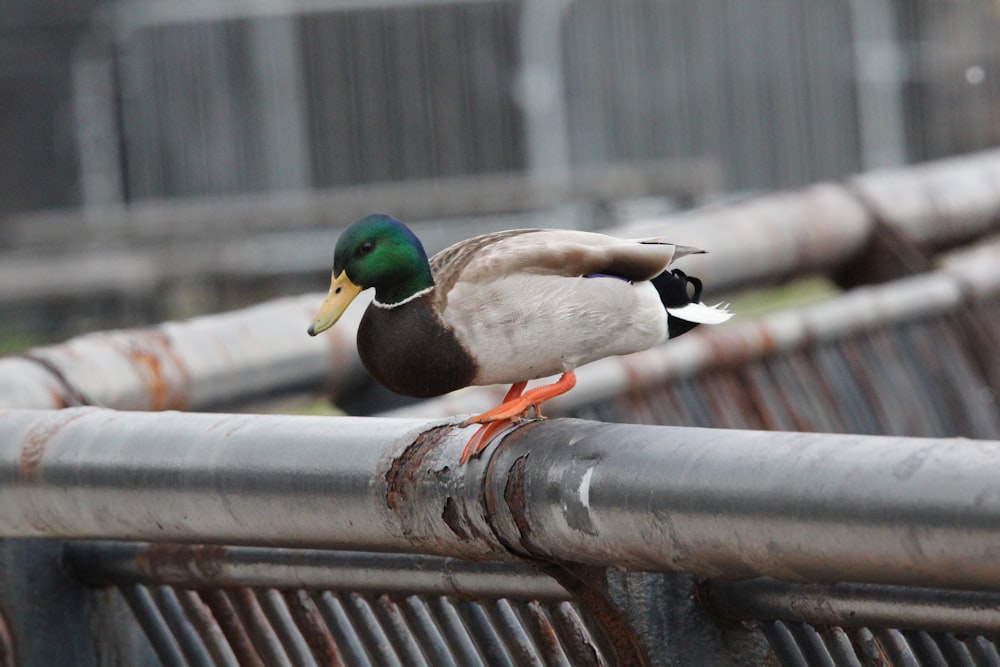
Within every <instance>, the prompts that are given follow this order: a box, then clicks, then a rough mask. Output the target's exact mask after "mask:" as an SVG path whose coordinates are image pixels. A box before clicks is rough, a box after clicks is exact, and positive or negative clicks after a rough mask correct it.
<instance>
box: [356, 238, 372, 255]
mask: <svg viewBox="0 0 1000 667" xmlns="http://www.w3.org/2000/svg"><path fill="white" fill-rule="evenodd" d="M374 249H375V244H374V243H372V242H371V241H365V242H364V243H362V244H361V245H360V246H358V254H359V255H367V254H368V253H370V252H371V251H372V250H374Z"/></svg>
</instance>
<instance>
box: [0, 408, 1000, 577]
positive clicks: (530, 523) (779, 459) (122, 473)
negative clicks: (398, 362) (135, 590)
mask: <svg viewBox="0 0 1000 667" xmlns="http://www.w3.org/2000/svg"><path fill="white" fill-rule="evenodd" d="M470 434H471V433H470V431H469V430H468V429H459V428H456V427H455V426H453V425H447V424H445V425H433V424H428V423H426V422H420V421H413V420H386V419H364V418H310V417H277V416H247V415H242V416H237V415H207V414H177V413H124V412H113V411H106V410H97V409H92V408H80V409H70V410H62V411H31V410H23V411H22V410H11V411H7V412H5V413H2V414H0V506H2V507H3V508H4V511H3V512H2V513H0V535H4V536H11V537H29V536H34V537H42V536H45V537H62V538H72V537H87V538H92V539H103V538H108V539H130V540H156V541H185V542H212V543H228V544H244V545H272V546H303V547H316V548H342V549H354V550H369V551H395V552H409V553H423V554H436V555H443V556H451V557H464V558H473V559H490V560H504V559H506V560H510V559H512V558H515V559H516V558H521V557H523V556H530V557H534V558H541V559H543V560H553V561H559V562H571V563H581V564H586V565H601V566H618V567H624V568H630V569H639V570H659V571H685V572H689V573H692V574H694V575H697V576H704V577H722V578H750V577H756V576H770V577H774V578H777V579H782V580H793V581H812V582H835V581H855V582H861V583H883V584H896V585H919V586H933V587H947V588H971V589H979V590H993V591H996V590H1000V569H998V568H997V567H996V553H997V549H998V545H1000V496H998V495H997V493H996V479H997V478H998V472H1000V471H998V469H997V466H998V465H1000V464H998V461H1000V442H995V441H972V440H964V439H921V438H899V437H876V436H858V435H828V434H808V433H769V432H756V431H738V430H714V429H693V428H676V427H652V426H632V425H615V424H602V423H597V422H587V421H579V420H563V419H559V420H551V421H547V422H531V423H528V424H525V425H523V426H522V427H520V428H518V429H516V430H514V431H513V432H512V433H510V434H508V435H507V436H506V437H505V438H503V439H502V443H501V444H500V445H499V446H498V447H495V448H494V447H491V448H490V449H488V450H487V452H486V454H485V456H484V458H482V459H478V460H474V461H473V462H472V463H470V464H468V465H465V466H459V465H457V459H458V454H459V451H460V450H461V448H462V446H463V445H464V442H465V440H466V439H467V438H468V437H469V435H470Z"/></svg>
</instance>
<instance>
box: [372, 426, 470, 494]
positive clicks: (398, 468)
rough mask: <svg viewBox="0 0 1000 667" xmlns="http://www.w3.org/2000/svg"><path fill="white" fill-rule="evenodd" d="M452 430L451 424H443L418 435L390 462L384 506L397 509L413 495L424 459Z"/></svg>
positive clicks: (386, 474) (386, 476)
mask: <svg viewBox="0 0 1000 667" xmlns="http://www.w3.org/2000/svg"><path fill="white" fill-rule="evenodd" d="M452 428H454V427H453V426H452V425H451V424H445V425H442V426H435V427H434V428H431V429H428V430H426V431H424V432H422V433H420V434H419V435H418V436H417V437H416V438H415V439H414V440H413V442H412V443H410V444H409V445H408V446H407V447H406V449H404V450H403V453H402V454H400V455H399V456H397V457H396V458H395V459H393V460H392V464H391V465H390V466H389V470H387V471H386V473H385V483H386V491H385V504H386V506H387V507H388V508H389V509H391V510H395V509H397V508H398V507H399V504H400V503H401V502H405V501H406V499H407V498H408V497H409V496H410V495H411V494H412V493H413V490H414V489H415V487H416V485H417V483H418V477H419V473H420V471H421V469H422V468H423V463H424V459H425V458H427V455H428V454H430V453H431V452H432V451H433V450H434V449H436V448H437V446H438V444H439V443H440V442H441V439H442V438H444V436H445V435H447V434H448V433H451V430H452Z"/></svg>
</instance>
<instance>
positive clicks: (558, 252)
mask: <svg viewBox="0 0 1000 667" xmlns="http://www.w3.org/2000/svg"><path fill="white" fill-rule="evenodd" d="M700 252H703V251H701V250H698V249H696V248H690V247H687V246H680V245H674V244H671V243H667V242H666V241H664V240H662V239H659V238H651V239H640V240H622V239H618V238H614V237H611V236H605V235H604V234H597V233H593V232H583V231H573V230H563V229H512V230H508V231H502V232H495V233H492V234H484V235H482V236H476V237H473V238H470V239H466V240H465V241H460V242H459V243H456V244H455V245H452V246H450V247H448V248H446V249H444V250H442V251H441V252H439V253H437V254H436V255H434V256H433V257H431V258H430V259H428V258H427V253H426V252H425V251H424V247H423V244H421V242H420V240H419V239H418V238H417V237H416V235H415V234H414V233H413V232H412V231H411V230H410V229H409V228H408V227H407V226H406V225H404V224H403V223H402V222H400V221H398V220H395V219H393V218H391V217H389V216H387V215H369V216H366V217H364V218H361V219H360V220H357V221H356V222H354V223H352V224H351V225H350V226H349V227H347V229H345V230H344V232H343V234H341V236H340V238H339V239H338V241H337V245H336V249H335V250H334V257H333V275H332V282H331V285H330V291H329V294H328V295H327V297H326V300H325V301H324V302H323V304H322V305H321V306H320V308H319V311H318V312H317V313H316V317H315V319H313V321H312V324H310V326H309V335H311V336H315V335H317V334H319V333H320V332H322V331H325V330H326V329H329V328H330V327H331V326H333V325H334V323H336V321H337V319H338V318H339V317H340V316H341V314H342V313H343V312H344V310H345V309H346V308H347V306H348V305H349V304H350V303H351V301H353V300H354V298H355V297H356V296H357V295H358V294H359V293H361V291H362V290H365V289H368V288H374V289H375V298H374V300H373V301H372V303H371V305H369V306H368V309H367V311H365V314H364V316H363V317H362V319H361V324H360V326H359V328H358V353H359V355H360V357H361V361H362V363H363V364H364V366H365V368H367V369H368V371H369V372H370V373H371V374H372V375H373V376H374V377H375V378H376V379H377V380H378V381H379V382H381V383H382V384H383V385H385V386H386V387H388V388H389V389H391V390H392V391H394V392H396V393H399V394H403V395H406V396H413V397H416V398H427V397H431V396H439V395H441V394H445V393H447V392H450V391H453V390H455V389H459V388H461V387H466V386H468V385H491V384H512V386H511V388H510V391H508V392H507V395H506V396H505V398H504V400H503V402H502V403H501V404H500V405H499V406H497V407H496V408H494V409H492V410H489V411H487V412H484V413H483V414H481V415H476V416H474V417H470V418H469V419H467V420H465V422H464V423H463V425H470V424H480V428H479V429H478V430H477V431H476V433H475V434H474V435H473V436H472V438H471V439H470V440H469V442H468V444H467V445H466V447H465V450H464V451H463V452H462V455H461V459H460V462H461V463H465V462H466V461H467V460H468V459H469V458H470V457H471V456H473V455H475V454H478V453H479V452H480V451H481V450H482V448H483V447H484V446H485V445H486V443H487V442H488V441H489V437H490V436H491V435H492V434H494V433H495V432H496V431H497V430H498V429H499V428H500V427H502V426H503V425H505V424H507V423H509V422H511V421H513V420H515V419H519V418H521V417H524V416H526V415H527V411H528V410H529V409H533V410H534V412H535V414H537V415H540V413H539V411H538V407H539V405H540V404H541V403H543V402H544V401H547V400H549V399H551V398H552V397H554V396H558V395H559V394H562V393H564V392H566V391H569V390H570V389H572V388H573V386H574V384H575V383H576V376H575V375H574V372H573V371H574V369H576V368H577V367H578V366H581V365H583V364H586V363H589V362H591V361H595V360H597V359H601V358H603V357H607V356H611V355H618V354H628V353H630V352H637V351H639V350H645V349H647V348H650V347H652V346H654V345H657V344H659V343H661V342H663V341H664V340H666V339H667V338H674V337H676V336H679V335H681V334H682V333H685V332H686V331H688V330H690V329H692V328H693V327H695V326H697V325H698V324H716V323H720V322H724V321H726V320H728V319H729V317H730V313H729V312H728V310H727V308H726V306H724V305H722V304H719V305H716V306H706V305H704V304H702V303H701V291H702V285H701V282H700V281H699V280H698V279H697V278H694V277H690V276H687V275H685V274H684V273H683V272H682V271H680V270H678V269H674V270H672V271H670V270H667V266H668V265H669V264H671V262H673V261H674V260H676V259H678V258H680V257H683V256H685V255H689V254H692V253H700ZM557 373H559V374H561V375H560V377H559V380H558V381H556V382H554V383H552V384H547V385H544V386H540V387H536V388H533V389H530V390H528V391H527V392H525V391H524V389H525V387H526V385H527V382H528V380H532V379H537V378H543V377H548V376H551V375H555V374H557Z"/></svg>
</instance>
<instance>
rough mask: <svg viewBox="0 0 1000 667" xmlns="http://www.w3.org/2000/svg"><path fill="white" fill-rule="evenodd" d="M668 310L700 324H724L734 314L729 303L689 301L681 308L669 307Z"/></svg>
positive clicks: (674, 314)
mask: <svg viewBox="0 0 1000 667" xmlns="http://www.w3.org/2000/svg"><path fill="white" fill-rule="evenodd" d="M667 312H668V313H670V314H671V315H673V316H674V317H679V318H680V319H682V320H686V321H688V322H697V323H698V324H722V323H723V322H725V321H726V320H728V319H729V318H730V317H732V316H733V314H732V313H730V312H729V304H728V303H717V304H715V305H714V306H706V305H705V304H703V303H689V304H687V305H686V306H681V307H680V308H667Z"/></svg>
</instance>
